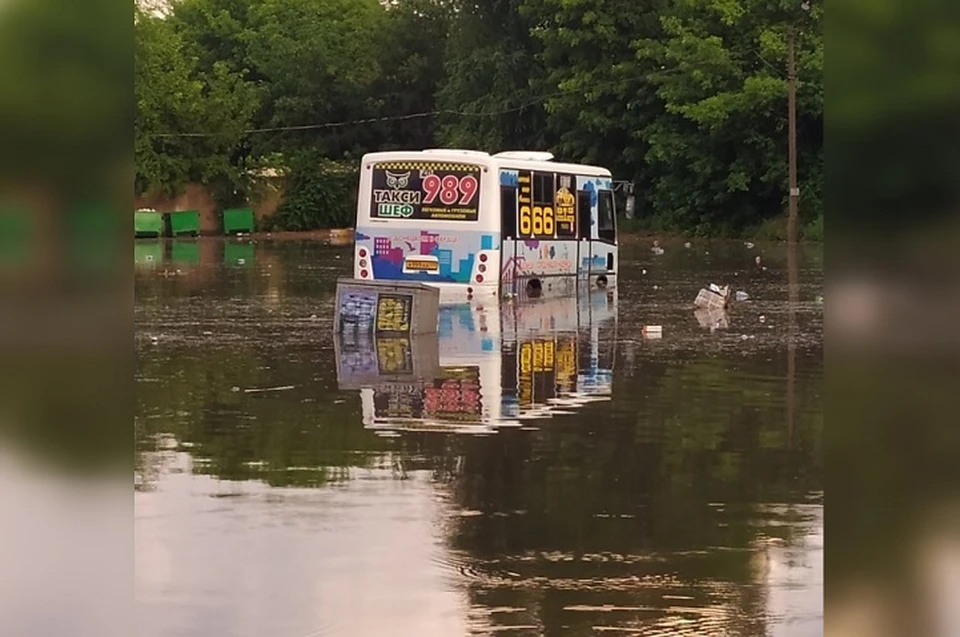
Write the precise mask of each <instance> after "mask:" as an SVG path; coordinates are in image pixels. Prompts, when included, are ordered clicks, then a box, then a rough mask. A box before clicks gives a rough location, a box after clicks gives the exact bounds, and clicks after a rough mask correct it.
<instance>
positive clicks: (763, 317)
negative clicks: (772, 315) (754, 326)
mask: <svg viewBox="0 0 960 637" xmlns="http://www.w3.org/2000/svg"><path fill="white" fill-rule="evenodd" d="M766 320H767V317H766V316H764V315H763V314H761V315H760V322H761V323H765V322H766Z"/></svg>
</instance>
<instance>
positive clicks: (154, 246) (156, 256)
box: [133, 241, 163, 268]
mask: <svg viewBox="0 0 960 637" xmlns="http://www.w3.org/2000/svg"><path fill="white" fill-rule="evenodd" d="M162 261H163V244H162V243H160V242H159V241H136V242H135V243H134V244H133V262H134V263H135V264H136V265H137V266H139V267H146V268H155V267H157V266H158V265H160V263H161V262H162Z"/></svg>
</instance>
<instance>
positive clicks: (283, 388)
mask: <svg viewBox="0 0 960 637" xmlns="http://www.w3.org/2000/svg"><path fill="white" fill-rule="evenodd" d="M294 387H296V385H282V386H280V387H262V388H256V387H251V388H248V389H244V390H243V393H245V394H256V393H260V392H265V391H286V390H288V389H293V388H294Z"/></svg>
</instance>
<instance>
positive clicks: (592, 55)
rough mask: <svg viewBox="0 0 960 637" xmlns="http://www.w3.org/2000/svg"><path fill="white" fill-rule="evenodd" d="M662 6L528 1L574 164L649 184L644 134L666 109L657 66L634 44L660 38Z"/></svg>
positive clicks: (558, 128)
mask: <svg viewBox="0 0 960 637" xmlns="http://www.w3.org/2000/svg"><path fill="white" fill-rule="evenodd" d="M659 4H662V3H660V2H658V1H654V2H645V3H642V4H638V3H637V2H635V1H634V0H600V1H598V2H570V1H569V0H526V1H525V2H524V4H523V6H522V12H523V14H524V15H526V16H529V19H530V20H531V21H533V22H534V25H535V26H534V28H533V30H532V33H533V35H534V36H535V37H536V39H537V41H538V42H539V44H540V47H541V52H540V54H539V59H540V61H541V63H542V66H543V68H544V74H543V77H542V79H541V81H540V83H539V86H540V89H539V90H540V92H541V93H543V94H545V95H549V97H547V98H546V101H545V107H546V111H547V113H548V119H547V122H548V124H549V127H550V129H551V131H553V133H554V135H555V139H556V140H557V143H556V144H555V145H554V147H553V151H554V152H555V153H556V154H557V155H558V156H562V157H564V158H567V159H570V160H572V161H582V162H588V163H596V164H600V165H604V166H607V167H609V168H610V169H611V171H613V172H614V173H615V174H616V175H617V176H618V177H620V178H625V179H632V180H635V181H640V182H642V181H643V179H644V177H645V176H646V171H645V167H644V164H643V162H644V155H645V153H646V152H647V145H646V143H645V141H644V140H643V139H642V138H641V136H640V135H638V131H639V130H640V129H641V128H642V127H643V125H644V123H645V122H648V121H650V119H651V118H652V117H654V116H655V115H656V111H657V110H658V109H659V108H660V105H659V104H658V103H657V99H656V96H655V95H654V92H653V88H652V87H651V85H650V82H649V81H648V80H647V74H648V73H649V67H650V64H649V63H646V64H644V63H641V62H640V61H638V60H637V59H636V56H635V52H634V50H633V47H632V46H631V45H632V42H633V41H634V40H636V39H638V38H645V37H653V36H654V35H655V34H656V33H658V32H659V23H658V21H657V11H656V10H657V7H658V5H659Z"/></svg>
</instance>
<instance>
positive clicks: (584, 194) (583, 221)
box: [577, 190, 592, 239]
mask: <svg viewBox="0 0 960 637" xmlns="http://www.w3.org/2000/svg"><path fill="white" fill-rule="evenodd" d="M591 216H592V214H591V212H590V192H589V191H587V190H578V191H577V223H579V224H580V227H579V228H578V229H577V235H578V238H580V239H590V238H591V237H590V218H591Z"/></svg>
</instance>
